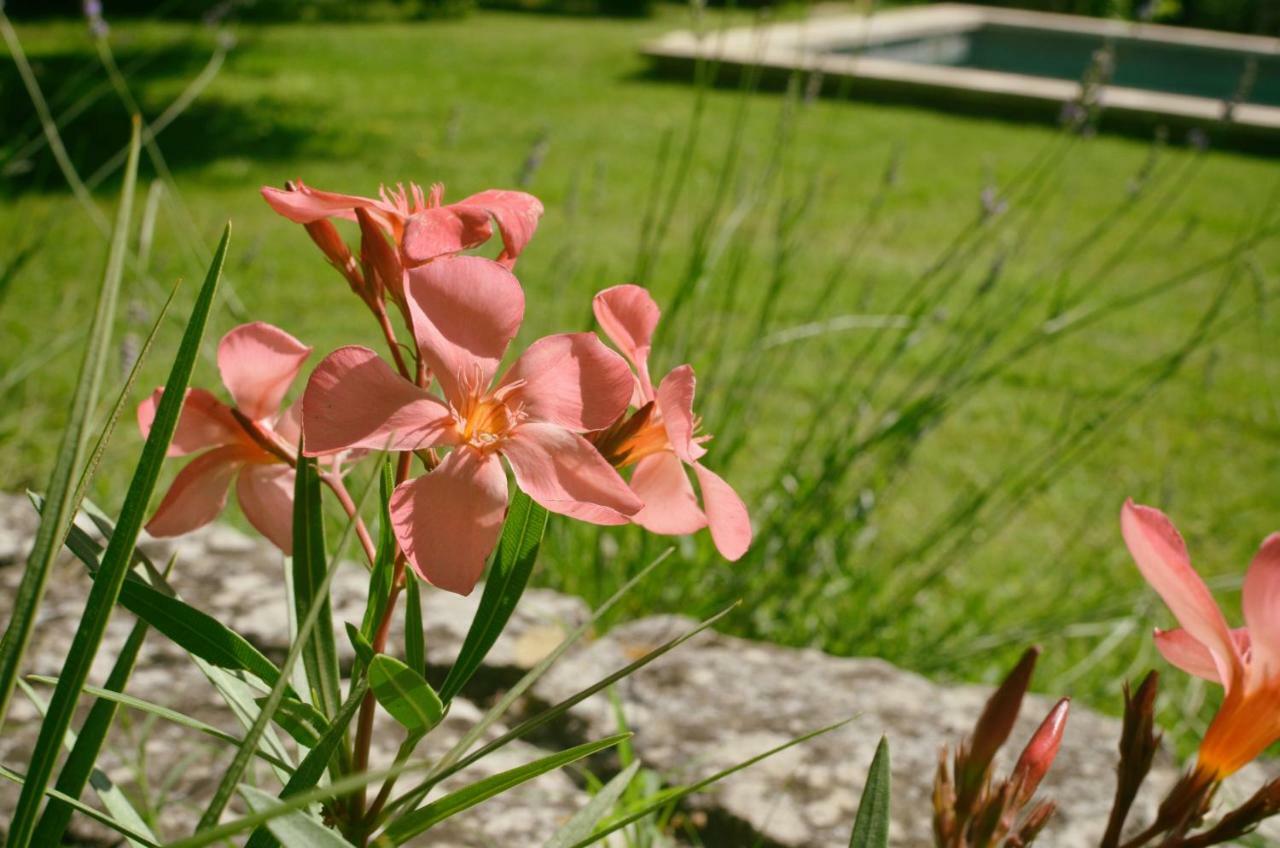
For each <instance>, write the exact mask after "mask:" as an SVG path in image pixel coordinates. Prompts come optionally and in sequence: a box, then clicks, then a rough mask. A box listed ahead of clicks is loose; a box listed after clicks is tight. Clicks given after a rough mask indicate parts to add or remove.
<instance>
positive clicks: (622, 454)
mask: <svg viewBox="0 0 1280 848" xmlns="http://www.w3.org/2000/svg"><path fill="white" fill-rule="evenodd" d="M587 438H588V439H590V440H591V442H592V443H593V444H594V445H595V446H596V450H598V451H600V453H601V454H602V455H603V456H604V458H605V459H607V460H609V464H610V465H612V466H613V467H614V468H626V467H627V466H629V465H635V464H636V463H637V462H639V461H640V460H642V459H644V458H645V457H646V456H651V455H653V454H655V453H661V452H662V451H664V450H671V441H670V439H668V438H667V428H666V427H664V426H663V424H662V418H661V417H660V416H659V415H658V413H657V409H656V408H655V406H654V404H653V403H652V402H649V403H646V404H645V405H644V406H642V407H640V409H638V410H636V412H635V413H634V414H633V415H632V416H631V417H630V418H623V419H621V420H619V421H618V422H617V423H616V424H614V425H613V426H612V427H609V428H608V429H605V430H601V431H600V432H598V433H592V434H591V435H589V436H588V437H587Z"/></svg>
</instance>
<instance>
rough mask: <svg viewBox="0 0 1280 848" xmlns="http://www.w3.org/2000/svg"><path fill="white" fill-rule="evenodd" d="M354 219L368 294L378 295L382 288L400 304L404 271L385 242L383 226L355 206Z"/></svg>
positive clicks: (380, 295) (388, 244) (388, 243)
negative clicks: (358, 226)
mask: <svg viewBox="0 0 1280 848" xmlns="http://www.w3.org/2000/svg"><path fill="white" fill-rule="evenodd" d="M356 220H357V221H359V222H360V261H361V262H363V263H364V269H365V271H364V273H365V279H366V280H368V283H369V288H370V291H371V293H372V294H373V295H374V296H375V297H378V298H381V297H382V292H383V291H386V292H389V293H390V294H391V298H392V299H393V300H394V301H395V302H396V303H397V304H400V305H402V306H403V305H404V303H405V299H404V270H403V269H402V267H401V265H400V258H399V257H398V256H396V251H395V248H393V247H392V246H391V243H390V242H389V241H387V236H386V233H384V232H383V230H382V227H380V226H379V225H378V222H377V221H375V220H373V216H371V215H370V214H369V213H368V212H366V211H365V210H364V209H359V208H357V209H356Z"/></svg>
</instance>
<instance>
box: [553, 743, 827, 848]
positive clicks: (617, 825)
mask: <svg viewBox="0 0 1280 848" xmlns="http://www.w3.org/2000/svg"><path fill="white" fill-rule="evenodd" d="M848 723H849V722H848V720H847V719H846V720H845V721H841V722H837V723H835V724H831V725H828V726H826V727H821V728H818V729H817V730H814V731H812V732H810V733H806V734H805V735H803V736H798V737H796V738H795V739H792V740H791V741H789V742H784V743H782V744H781V745H779V746H777V747H776V748H770V749H769V750H768V751H765V752H763V753H760V754H756V755H755V756H754V757H751V758H750V759H747V760H743V761H742V762H740V763H737V764H736V765H732V766H729V767H728V768H726V769H723V770H721V771H718V772H716V773H715V774H713V775H711V776H710V777H705V778H703V779H702V780H699V781H698V782H696V783H691V784H689V785H688V786H673V787H671V788H669V789H664V790H663V791H661V792H658V793H655V794H654V795H651V796H650V797H648V798H646V799H645V800H643V801H641V802H639V803H638V804H637V805H636V806H633V807H629V808H628V809H627V810H626V811H624V812H623V813H621V814H619V815H617V816H614V817H613V818H610V819H608V820H607V821H605V822H604V823H603V824H601V826H600V829H599V830H597V831H596V832H595V833H593V834H591V835H590V836H588V837H587V838H586V839H583V840H582V841H581V842H577V843H575V844H574V845H573V848H585V846H587V845H591V844H593V843H596V842H599V841H600V840H601V839H604V838H605V837H606V836H608V835H609V834H611V833H614V832H616V831H619V830H621V829H622V828H624V827H626V826H627V825H629V824H632V823H634V822H637V821H639V820H640V819H643V818H645V817H646V816H649V815H652V814H653V813H654V812H656V811H657V810H659V809H662V808H663V807H667V806H670V805H671V804H673V803H675V802H676V801H679V800H680V799H681V798H684V797H686V796H688V795H692V794H693V793H694V792H698V791H700V790H702V789H705V788H706V787H708V786H711V785H712V784H715V783H719V782H720V781H721V780H724V779H725V778H726V777H729V776H730V775H732V774H736V773H737V772H740V771H742V770H743V769H748V768H751V766H753V765H755V764H756V763H759V762H762V761H763V760H767V759H769V758H770V757H772V756H774V755H775V754H780V753H782V752H783V751H785V750H787V749H788V748H794V747H795V746H796V745H801V744H803V743H805V742H808V741H809V740H810V739H813V738H815V737H817V736H822V735H823V734H825V733H830V732H831V731H833V730H836V729H838V728H841V727H844V726H845V725H846V724H848Z"/></svg>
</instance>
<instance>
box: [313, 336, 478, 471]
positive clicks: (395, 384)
mask: <svg viewBox="0 0 1280 848" xmlns="http://www.w3.org/2000/svg"><path fill="white" fill-rule="evenodd" d="M302 429H303V433H304V435H305V437H306V445H305V453H306V454H307V455H308V456H320V455H323V454H331V453H337V452H339V451H344V450H347V449H349V448H354V447H363V448H370V449H372V450H393V451H395V450H399V451H407V450H417V449H418V448H423V447H431V446H433V445H438V444H442V443H444V442H446V441H448V440H449V437H450V434H451V433H452V432H453V417H452V415H450V413H449V410H448V409H446V408H445V406H444V404H442V403H440V401H438V400H436V399H435V398H434V397H432V396H431V395H429V394H428V393H427V392H426V390H425V389H422V388H419V387H418V386H415V385H414V384H413V383H410V382H409V381H408V380H406V379H404V378H403V377H401V376H400V375H399V374H397V373H396V372H395V371H393V370H392V369H391V366H390V365H388V364H387V363H386V362H384V361H383V360H382V359H381V358H380V357H379V356H378V354H376V353H374V352H373V351H372V350H370V349H369V348H367V347H360V346H359V345H348V346H347V347H340V348H338V349H337V350H335V351H334V352H333V353H331V354H329V355H328V356H326V357H325V358H324V360H323V361H322V362H321V363H320V364H319V365H317V366H316V370H315V371H313V372H312V373H311V379H310V380H308V381H307V388H306V391H305V392H303V395H302Z"/></svg>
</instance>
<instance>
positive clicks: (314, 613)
mask: <svg viewBox="0 0 1280 848" xmlns="http://www.w3.org/2000/svg"><path fill="white" fill-rule="evenodd" d="M373 480H374V478H370V481H369V484H368V485H366V486H365V488H364V491H363V492H362V493H361V495H360V498H359V500H358V501H357V506H356V510H357V514H358V511H359V509H360V507H361V506H362V505H363V504H364V502H365V501H366V500H367V499H368V495H369V492H371V491H372V490H373V486H372V483H373ZM354 528H355V521H354V520H353V519H352V518H348V519H347V522H346V525H345V526H344V527H343V530H342V536H341V537H340V538H339V539H338V545H337V547H336V548H335V549H334V552H333V556H332V557H330V560H329V567H328V569H327V570H326V571H325V573H324V577H323V579H321V581H320V583H319V585H317V586H316V587H315V592H314V595H315V596H316V597H328V595H329V586H330V584H332V582H333V575H334V574H336V573H337V571H338V565H339V563H340V562H341V557H342V554H343V552H344V550H345V549H346V545H347V543H348V542H349V541H351V536H352V535H353V532H352V531H353V530H354ZM321 606H322V605H321V604H311V605H310V607H309V608H308V609H307V615H306V618H304V619H303V620H302V621H301V622H300V623H299V624H298V638H297V639H295V640H294V641H293V644H291V645H290V646H289V652H288V653H287V654H286V655H285V658H284V662H283V663H282V664H281V666H280V679H279V680H277V681H276V682H275V684H274V685H273V686H272V687H271V692H270V693H269V694H268V695H267V699H266V701H265V702H264V703H263V704H262V706H261V709H260V710H259V712H258V716H257V718H256V719H254V721H253V725H252V726H251V727H250V728H249V730H248V731H247V732H246V733H245V737H244V741H243V742H241V744H240V747H239V748H238V749H237V750H236V753H235V756H234V757H232V759H231V763H230V764H229V765H228V766H227V769H226V771H225V772H224V773H223V775H222V780H221V781H219V783H218V787H217V788H216V789H215V790H214V793H213V798H212V799H211V800H210V801H209V806H208V807H207V808H206V809H205V811H204V814H203V815H202V816H201V817H200V821H199V822H198V823H197V824H196V834H197V837H199V836H204V835H207V834H211V833H218V832H220V830H219V828H218V827H217V826H216V825H217V823H218V819H219V818H221V817H222V811H223V810H225V809H226V807H227V803H228V802H229V801H230V800H231V795H232V793H234V792H235V789H236V785H237V784H238V783H239V782H240V778H241V776H243V775H244V772H245V769H246V768H248V766H249V760H250V759H251V758H252V757H253V750H254V748H255V747H256V746H257V744H258V740H259V739H261V738H262V736H263V734H264V733H266V732H267V729H268V727H269V726H270V724H271V719H272V716H273V715H274V714H275V711H276V709H277V708H278V707H279V705H280V702H281V701H282V700H283V699H284V697H285V693H286V691H287V690H288V688H289V686H288V683H287V681H288V679H289V675H290V674H291V673H292V671H293V667H294V664H295V663H297V661H298V658H299V656H300V655H301V653H302V646H303V645H305V644H306V642H307V639H309V638H310V636H311V631H312V630H314V629H315V626H316V623H317V622H318V621H319V619H320V610H321ZM254 824H257V822H255V823H254ZM233 832H235V831H233ZM193 838H196V837H193ZM201 844H208V843H201Z"/></svg>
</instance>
